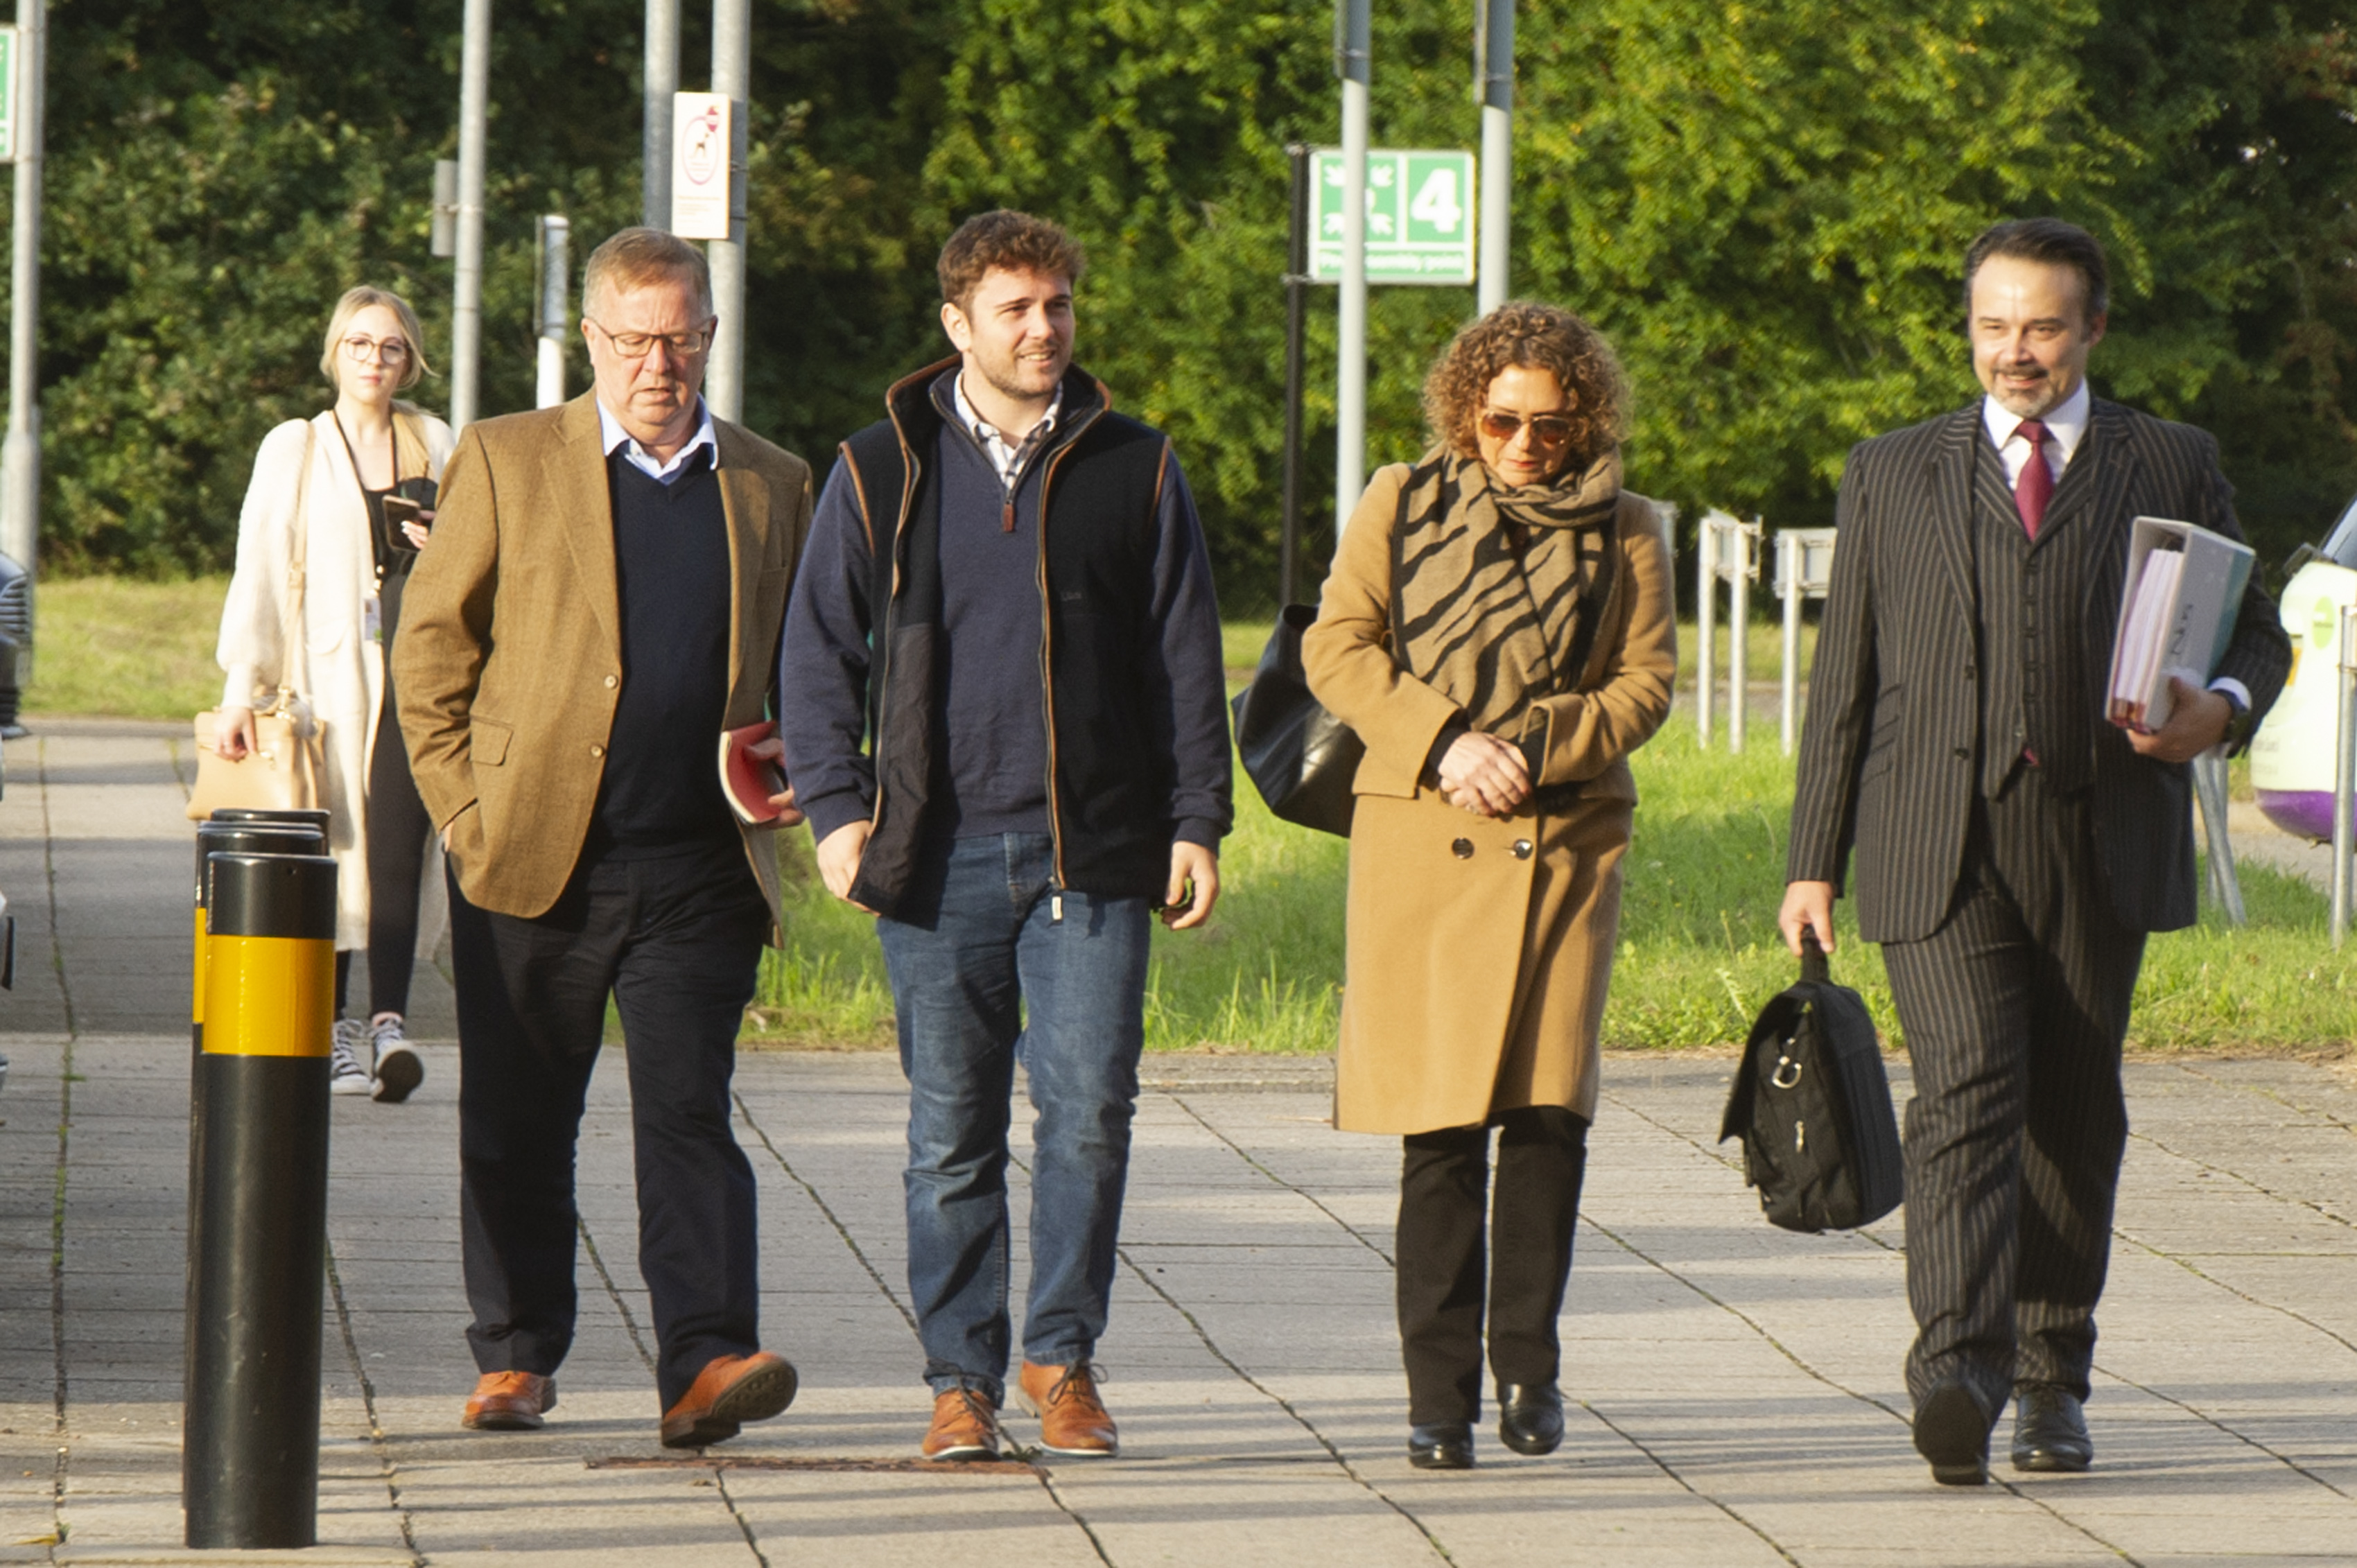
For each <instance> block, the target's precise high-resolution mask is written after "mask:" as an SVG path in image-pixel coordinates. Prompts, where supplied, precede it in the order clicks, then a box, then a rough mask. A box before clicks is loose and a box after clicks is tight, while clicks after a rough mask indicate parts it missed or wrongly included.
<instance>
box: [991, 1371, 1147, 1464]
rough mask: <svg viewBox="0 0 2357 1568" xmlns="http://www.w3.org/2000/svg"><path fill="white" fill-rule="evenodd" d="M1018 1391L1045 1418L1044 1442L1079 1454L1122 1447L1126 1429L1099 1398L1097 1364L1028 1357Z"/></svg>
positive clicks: (1096, 1455)
mask: <svg viewBox="0 0 2357 1568" xmlns="http://www.w3.org/2000/svg"><path fill="white" fill-rule="evenodd" d="M1015 1387H1016V1397H1017V1399H1019V1400H1021V1401H1022V1402H1023V1408H1024V1409H1025V1410H1028V1411H1029V1412H1031V1413H1032V1414H1033V1415H1036V1416H1038V1417H1039V1446H1040V1447H1042V1448H1045V1449H1046V1450H1047V1451H1048V1452H1049V1453H1050V1454H1061V1455H1066V1456H1067V1457H1069V1458H1075V1459H1110V1458H1112V1457H1113V1456H1114V1455H1116V1454H1118V1453H1120V1452H1121V1434H1120V1432H1119V1431H1118V1430H1117V1429H1115V1427H1114V1423H1113V1417H1112V1416H1110V1415H1107V1414H1106V1413H1105V1407H1104V1402H1103V1400H1101V1399H1099V1398H1097V1380H1096V1369H1095V1368H1093V1367H1092V1366H1090V1365H1089V1364H1088V1363H1087V1362H1086V1361H1075V1362H1073V1363H1072V1364H1071V1366H1069V1367H1041V1366H1037V1365H1034V1364H1033V1363H1032V1362H1029V1361H1026V1362H1024V1363H1023V1371H1022V1375H1021V1376H1020V1377H1019V1378H1017V1380H1016V1385H1015Z"/></svg>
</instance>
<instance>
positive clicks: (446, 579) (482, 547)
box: [393, 393, 811, 940]
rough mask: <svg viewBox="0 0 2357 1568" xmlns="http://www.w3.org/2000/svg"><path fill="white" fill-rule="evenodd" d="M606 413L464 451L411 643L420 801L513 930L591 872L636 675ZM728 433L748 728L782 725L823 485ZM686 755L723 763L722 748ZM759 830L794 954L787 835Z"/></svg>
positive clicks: (397, 666)
mask: <svg viewBox="0 0 2357 1568" xmlns="http://www.w3.org/2000/svg"><path fill="white" fill-rule="evenodd" d="M594 398H595V394H594V393H584V394H583V395H582V396H580V397H577V398H576V399H574V400H573V401H572V402H571V403H565V405H564V406H562V407H560V408H549V409H541V410H538V411H536V412H533V413H516V414H508V415H505V416H503V417H501V418H498V419H487V420H484V421H482V422H481V423H479V424H470V425H468V427H467V428H466V430H465V431H464V432H463V433H462V434H461V435H459V437H458V447H457V452H455V453H454V454H453V455H452V456H451V458H450V462H449V466H448V467H447V468H446V469H445V470H444V471H443V476H442V493H441V504H440V509H439V511H438V513H437V515H436V518H435V521H434V540H433V542H432V544H430V545H429V546H428V547H427V548H426V549H425V551H424V552H423V553H420V554H419V556H418V558H417V565H416V567H415V569H414V571H413V572H412V574H411V576H410V581H409V586H408V588H407V590H406V591H405V593H404V596H403V602H402V610H401V631H400V634H399V636H398V637H396V638H395V639H394V642H393V687H394V691H395V693H396V694H397V695H398V697H399V699H400V708H401V728H402V733H403V735H404V737H405V738H406V739H407V741H408V743H409V757H410V766H411V768H412V769H413V771H414V773H415V774H416V778H417V790H418V793H419V794H420V795H421V796H422V797H424V799H425V809H426V811H428V812H429V813H430V814H431V815H432V818H433V820H434V822H435V823H436V825H437V826H440V827H442V828H445V829H447V831H448V834H449V845H450V854H451V856H452V858H453V859H454V860H455V861H456V862H457V867H458V886H459V887H460V888H461V890H462V891H464V892H465V894H466V895H467V897H468V899H469V900H471V901H472V902H473V903H474V904H476V905H477V906H478V907H479V908H485V909H493V910H497V911H499V912H500V913H501V914H506V915H517V916H523V917H527V918H529V917H532V916H535V915H540V914H544V913H545V912H546V911H547V909H548V908H549V906H551V905H552V904H554V903H555V902H556V897H557V895H558V894H559V893H561V892H563V891H564V889H565V881H566V879H567V878H569V877H570V876H571V875H573V867H574V864H575V863H576V861H577V860H578V859H579V858H580V855H581V846H582V844H583V843H584V842H585V841H586V840H587V836H588V832H589V821H590V815H591V812H592V811H593V810H594V809H595V807H596V805H597V787H598V782H599V780H600V779H602V778H603V776H604V773H605V756H606V745H607V742H608V739H609V738H610V736H611V734H612V729H613V722H614V707H615V704H616V703H617V702H618V701H619V695H620V687H621V682H622V680H623V677H624V671H623V670H622V655H621V625H620V620H621V617H620V601H619V595H618V592H617V589H616V582H615V575H614V515H613V504H612V499H611V497H610V495H609V493H608V489H607V482H606V457H605V454H604V452H603V451H601V450H600V445H601V444H600V442H599V439H598V424H597V404H596V403H595V401H594ZM713 430H714V435H715V436H716V439H717V441H718V443H719V446H720V461H719V475H720V495H721V504H722V509H723V510H724V511H725V513H726V517H727V521H728V539H729V554H730V563H729V568H730V569H729V585H730V586H729V619H730V625H731V627H732V628H733V629H734V632H735V635H734V637H733V638H732V639H731V643H730V648H729V654H728V706H727V714H726V724H727V725H729V727H731V728H734V727H736V726H737V725H748V724H755V723H758V722H759V721H760V720H761V719H762V718H763V717H765V716H767V714H768V711H769V704H770V687H771V685H772V683H773V682H774V681H775V679H776V673H777V650H778V632H779V628H780V626H781V625H782V624H783V622H784V619H785V613H786V592H787V589H788V588H789V587H790V586H791V584H792V582H793V573H794V564H795V563H796V562H797V561H798V560H799V559H800V558H801V556H802V542H803V541H804V540H805V539H806V538H807V537H808V536H809V533H810V521H811V472H810V467H809V465H808V464H806V463H804V462H803V461H802V459H801V458H800V457H797V456H793V454H791V453H790V452H785V451H781V450H780V449H779V448H778V447H776V446H771V445H770V443H768V442H767V441H764V440H762V439H761V438H760V437H759V436H758V435H753V434H752V433H751V432H750V431H748V430H746V429H744V428H742V427H741V426H738V425H735V424H728V423H726V421H723V420H717V419H716V420H714V421H713ZM679 741H680V744H681V745H682V746H693V747H694V748H696V749H697V750H698V751H701V752H704V753H705V754H707V755H711V754H715V753H716V751H717V747H718V743H719V737H718V736H709V735H683V736H680V737H679ZM744 832H745V849H746V855H747V857H748V859H749V860H750V861H751V862H752V865H753V873H754V875H755V876H756V877H758V878H759V881H760V884H761V891H762V893H763V895H764V896H765V897H767V898H768V899H769V901H770V913H771V917H772V920H773V930H772V940H775V930H774V918H775V916H776V912H777V907H778V864H777V853H776V847H775V845H776V839H777V835H776V833H775V832H771V831H770V830H767V829H747V830H745V831H744Z"/></svg>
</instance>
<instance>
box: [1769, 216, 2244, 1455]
mask: <svg viewBox="0 0 2357 1568" xmlns="http://www.w3.org/2000/svg"><path fill="white" fill-rule="evenodd" d="M1964 294H1965V303H1966V314H1967V331H1968V334H1969V336H1970V338H1971V343H1972V353H1973V365H1974V370H1975V372H1976V373H1977V374H1978V376H1979V378H1980V381H1981V385H1982V386H1983V387H1984V388H1985V389H1986V396H1985V397H1984V398H1982V399H1980V400H1979V401H1977V402H1975V403H1973V404H1972V405H1970V406H1968V407H1966V408H1963V409H1959V410H1958V411H1956V412H1955V413H1949V414H1944V415H1943V416H1941V417H1939V418H1937V419H1933V420H1930V421H1927V422H1925V423H1924V424H1918V425H1915V426H1913V427H1912V428H1910V429H1906V430H1900V431H1896V432H1893V433H1892V434H1890V435H1882V436H1878V437H1877V438H1876V439H1874V440H1871V441H1867V442H1865V443H1862V444H1861V445H1860V446H1858V447H1857V449H1856V450H1855V451H1854V452H1852V453H1851V454H1850V458H1849V466H1848V468H1847V470H1846V472H1845V473H1844V475H1843V478H1842V485H1841V499H1840V504H1839V510H1838V514H1837V519H1836V521H1837V522H1838V524H1839V527H1840V530H1841V532H1840V536H1839V537H1840V548H1839V549H1838V551H1837V552H1836V553H1835V564H1834V579H1833V592H1832V596H1831V598H1830V599H1829V601H1828V603H1827V605H1826V608H1825V618H1824V627H1823V629H1822V632H1821V635H1820V639H1819V641H1818V644H1817V658H1816V669H1815V671H1814V673H1813V675H1812V677H1811V682H1810V689H1809V714H1808V728H1807V733H1806V736H1805V737H1804V738H1803V745H1802V751H1801V765H1800V779H1799V787H1798V791H1797V795H1796V798H1795V800H1794V802H1793V807H1792V847H1791V852H1790V856H1789V861H1788V865H1787V875H1788V876H1789V877H1790V879H1791V882H1790V886H1788V887H1787V888H1786V890H1785V897H1784V906H1783V909H1782V912H1781V926H1782V928H1783V930H1784V933H1785V937H1786V940H1788V941H1789V942H1791V943H1792V946H1793V949H1794V950H1795V951H1797V950H1799V946H1800V935H1801V931H1802V929H1803V928H1804V927H1805V928H1809V929H1813V930H1814V931H1815V933H1816V935H1817V940H1819V941H1820V942H1821V943H1823V944H1824V947H1825V949H1826V950H1828V951H1830V950H1832V949H1833V946H1834V934H1833V903H1834V899H1835V896H1836V895H1837V894H1838V892H1839V891H1840V887H1841V882H1842V875H1843V871H1844V868H1845V864H1846V861H1847V859H1848V857H1849V854H1850V851H1851V849H1852V847H1853V845H1854V846H1855V847H1856V850H1857V888H1856V894H1857V924H1858V931H1859V934H1860V935H1861V936H1862V937H1863V938H1865V939H1866V940H1868V941H1878V942H1880V943H1882V944H1883V956H1884V958H1885V960H1886V961H1887V962H1888V965H1889V972H1890V988H1891V994H1892V998H1893V1000H1894V1001H1895V1002H1896V1003H1897V1004H1898V1009H1899V1017H1900V1024H1901V1025H1902V1026H1903V1027H1904V1029H1905V1033H1906V1039H1907V1048H1908V1054H1909V1057H1910V1059H1911V1061H1912V1063H1913V1068H1914V1077H1915V1098H1914V1100H1913V1101H1912V1102H1911V1103H1910V1105H1909V1106H1908V1108H1907V1138H1906V1150H1907V1220H1906V1223H1907V1294H1908V1300H1909V1303H1910V1305H1911V1306H1912V1307H1913V1309H1914V1313H1915V1321H1916V1325H1917V1335H1916V1339H1915V1344H1914V1347H1913V1348H1912V1349H1911V1350H1910V1352H1909V1354H1908V1359H1907V1383H1908V1389H1909V1391H1910V1394H1911V1395H1912V1396H1913V1399H1914V1402H1915V1423H1914V1431H1915V1446H1916V1448H1917V1450H1918V1451H1919V1452H1920V1453H1921V1454H1922V1455H1923V1456H1924V1458H1925V1459H1927V1460H1929V1461H1930V1463H1931V1466H1932V1476H1933V1477H1934V1478H1935V1479H1936V1480H1939V1481H1941V1482H1943V1483H1946V1484H1949V1485H1979V1484H1982V1483H1983V1482H1985V1481H1986V1479H1987V1455H1988V1439H1989V1432H1990V1429H1991V1428H1992V1427H1993V1426H1994V1425H1995V1423H1996V1416H1997V1413H1998V1412H2000V1411H2001V1410H2003V1409H2004V1407H2005V1404H2006V1402H2007V1399H2008V1397H2010V1398H2012V1399H2013V1401H2014V1402H2015V1423H2014V1434H2013V1444H2012V1459H2013V1463H2014V1465H2015V1466H2016V1467H2017V1468H2020V1469H2027V1470H2081V1469H2084V1468H2085V1467H2086V1466H2087V1465H2088V1464H2089V1462H2090V1461H2091V1459H2092V1457H2093V1444H2092V1443H2091V1442H2090V1440H2089V1438H2088V1435H2087V1428H2086V1423H2085V1418H2084V1416H2083V1412H2082V1411H2081V1408H2080V1407H2081V1402H2083V1400H2085V1398H2086V1397H2087V1391H2088V1376H2089V1373H2090V1371H2091V1370H2092V1368H2093V1355H2094V1344H2095V1326H2094V1308H2095V1301H2096V1298H2097V1296H2098V1295H2100V1294H2102V1291H2103V1284H2104V1268H2105V1264H2106V1262H2107V1259H2108V1254H2109V1248H2110V1240H2111V1219H2112V1201H2113V1195H2114V1192H2115V1188H2116V1187H2117V1186H2118V1180H2119V1167H2120V1157H2121V1155H2122V1153H2123V1151H2124V1149H2125V1148H2126V1141H2127V1112H2126V1104H2125V1101H2124V1099H2123V1096H2122V1092H2121V1088H2120V1075H2119V1060H2120V1044H2121V1041H2122V1039H2123V1038H2124V1036H2126V1032H2127V1022H2128V1002H2129V997H2130V995H2131V994H2132V993H2133V992H2134V991H2135V989H2136V969H2137V966H2138V964H2139V963H2140V962H2141V961H2142V959H2143V955H2144V941H2145V934H2146V933H2147V932H2148V931H2164V930H2173V929H2177V928H2179V927H2182V926H2187V925H2190V924H2191V923H2192V922H2193V918H2194V900H2195V876H2194V859H2193V838H2192V822H2191V814H2190V809H2189V798H2190V790H2189V778H2188V769H2187V768H2186V764H2187V763H2188V762H2189V761H2190V759H2191V758H2192V757H2195V756H2196V755H2198V754H2199V753H2201V751H2202V750H2204V749H2205V748H2207V747H2210V746H2216V745H2220V744H2225V745H2228V746H2240V745H2241V744H2243V743H2244V741H2245V740H2246V739H2247V737H2248V736H2249V733H2250V729H2251V726H2252V725H2253V724H2254V723H2255V721H2256V720H2257V719H2258V717H2259V716H2260V715H2261V714H2264V713H2265V712H2266V708H2267V706H2268V704H2269V703H2273V702H2274V701H2275V698H2276V693H2277V692H2278V691H2279V690H2280V689H2281V688H2282V685H2283V680H2284V674H2285V671H2286V669H2287V666H2288V664H2289V660H2290V651H2289V646H2288V644H2287V640H2286V639H2285V637H2284V633H2283V629H2282V628H2281V626H2280V625H2279V624H2278V622H2277V620H2276V610H2275V607H2274V605H2273V604H2272V603H2270V602H2269V601H2268V599H2267V597H2266V595H2265V594H2264V593H2262V592H2261V591H2260V589H2259V587H2258V586H2257V585H2256V583H2254V584H2253V585H2252V586H2251V588H2250V590H2249V591H2248V593H2246V594H2245V595H2244V600H2243V605H2242V611H2241V616H2240V619H2239V620H2238V622H2237V624H2236V627H2235V632H2234V637H2233V643H2232V645H2231V646H2230V647H2229V649H2228V650H2227V652H2226V655H2225V658H2224V660H2222V663H2221V664H2220V665H2219V668H2218V671H2217V672H2216V675H2215V677H2214V678H2213V679H2212V681H2211V682H2210V683H2209V688H2208V689H2207V690H2206V691H2196V690H2193V689H2192V688H2190V687H2186V686H2183V685H2181V684H2180V685H2179V688H2178V691H2177V697H2178V702H2177V705H2176V708H2175V711H2174V712H2173V713H2172V714H2171V715H2170V717H2169V721H2168V723H2167V724H2166V725H2164V726H2163V727H2162V728H2160V729H2159V730H2158V731H2157V732H2154V733H2152V734H2132V733H2130V732H2128V731H2126V730H2123V729H2118V728H2115V727H2114V726H2112V725H2109V724H2107V723H2105V722H2104V717H2103V714H2104V686H2105V683H2106V680H2107V677H2108V674H2109V671H2110V660H2111V646H2112V639H2113V635H2114V630H2115V626H2116V623H2117V619H2118V610H2119V600H2120V596H2121V588H2122V582H2123V579H2124V577H2125V575H2126V555H2127V546H2128V532H2129V524H2130V522H2131V521H2133V520H2134V519H2135V518H2136V517H2137V516H2139V515H2149V516H2155V517H2169V518H2177V519H2180V520H2182V521H2189V522H2194V523H2199V524H2201V526H2202V527H2204V528H2209V529H2212V530H2215V531H2216V532H2220V533H2224V534H2228V535H2231V536H2233V537H2240V535H2241V530H2240V528H2239V527H2238V526H2237V524H2236V522H2235V521H2234V511H2233V501H2232V497H2233V489H2232V487H2230V486H2229V485H2228V484H2227V482H2226V480H2225V478H2224V476H2223V475H2222V474H2221V473H2220V471H2219V467H2218V444H2217V442H2216V441H2215V440H2214V439H2213V438H2212V437H2211V436H2210V435H2206V434H2204V433H2203V432H2201V431H2199V430H2195V429H2193V428H2191V427H2190V426H2187V425H2182V424H2169V423H2168V422H2166V421H2164V420H2158V419H2154V418H2151V417H2149V416H2147V415H2145V414H2142V413H2136V412H2134V411H2132V410H2129V409H2126V408H2123V407H2121V406H2120V405H2118V404H2116V403H2105V402H2103V401H2100V400H2097V399H2093V398H2091V397H2090V396H2089V394H2088V392H2087V386H2086V365H2087V356H2088V351H2089V350H2090V349H2093V347H2094V345H2095V344H2096V343H2097V342H2099V341H2100V340H2101V339H2102V338H2103V336H2104V322H2105V317H2104V307H2105V303H2106V299H2105V295H2106V275H2105V269H2104V254H2103V251H2102V248H2101V247H2100V246H2099V245H2098V244H2097V243H2096V242H2095V240H2094V238H2093V236H2092V235H2090V234H2088V233H2087V232H2086V231H2084V230H2082V229H2079V228H2076V227H2074V226H2073V225H2071V224H2068V223H2063V222H2061V221H2059V220H2053V219H2029V220H2019V221H2015V222H2007V223H2000V224H1998V225H1996V227H1994V228H1992V229H1990V230H1988V231H1986V233H1984V234H1982V235H1981V236H1980V237H1979V239H1977V240H1975V242H1973V245H1972V248H1971V250H1970V251H1969V252H1967V254H1966V256H1965V259H1964Z"/></svg>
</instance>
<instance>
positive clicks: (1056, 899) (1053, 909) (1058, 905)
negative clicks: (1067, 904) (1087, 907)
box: [1048, 893, 1064, 921]
mask: <svg viewBox="0 0 2357 1568" xmlns="http://www.w3.org/2000/svg"><path fill="white" fill-rule="evenodd" d="M1048 918H1049V919H1051V920H1057V921H1060V920H1062V919H1063V918H1064V896H1063V895H1062V894H1061V893H1051V894H1049V896H1048Z"/></svg>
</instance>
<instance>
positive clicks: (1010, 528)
mask: <svg viewBox="0 0 2357 1568" xmlns="http://www.w3.org/2000/svg"><path fill="white" fill-rule="evenodd" d="M998 532H1001V533H1012V532H1015V492H1014V491H1013V490H1009V491H1007V492H1006V510H1004V511H1003V512H1002V513H1001V514H1000V516H999V521H998Z"/></svg>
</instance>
